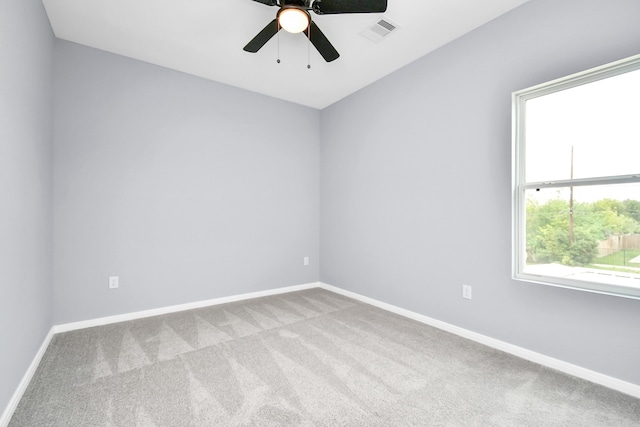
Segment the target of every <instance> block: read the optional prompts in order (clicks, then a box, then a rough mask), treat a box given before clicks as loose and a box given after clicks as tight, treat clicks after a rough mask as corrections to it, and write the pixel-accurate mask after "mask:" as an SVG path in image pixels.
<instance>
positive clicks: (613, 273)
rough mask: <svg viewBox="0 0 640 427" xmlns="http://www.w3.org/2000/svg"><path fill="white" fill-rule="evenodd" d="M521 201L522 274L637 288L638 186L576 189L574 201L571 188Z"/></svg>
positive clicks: (533, 194) (639, 278)
mask: <svg viewBox="0 0 640 427" xmlns="http://www.w3.org/2000/svg"><path fill="white" fill-rule="evenodd" d="M525 198H526V214H525V225H526V237H525V249H526V263H525V264H526V265H525V267H524V271H523V272H524V273H525V274H534V275H542V276H551V277H563V278H567V279H575V280H583V281H591V282H599V283H606V284H612V285H620V286H627V287H633V288H640V184H617V185H597V186H583V187H574V188H573V197H572V190H571V188H569V187H562V188H546V189H540V190H539V191H538V190H535V189H532V190H527V191H526V192H525ZM572 199H573V202H572ZM572 212H573V214H572Z"/></svg>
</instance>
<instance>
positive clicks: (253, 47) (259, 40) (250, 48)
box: [244, 19, 279, 53]
mask: <svg viewBox="0 0 640 427" xmlns="http://www.w3.org/2000/svg"><path fill="white" fill-rule="evenodd" d="M278 30H279V28H278V20H277V19H274V20H273V21H271V22H269V23H268V24H267V26H266V27H264V28H263V29H262V31H260V32H259V33H258V35H257V36H255V37H254V38H253V39H252V40H251V41H250V42H249V43H247V45H246V46H245V47H244V50H246V51H247V52H252V53H256V52H257V51H259V50H260V48H261V47H262V46H264V45H265V43H266V42H268V41H269V40H270V39H271V37H273V36H275V35H276V33H277V32H278Z"/></svg>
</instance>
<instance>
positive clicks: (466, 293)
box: [462, 285, 471, 299]
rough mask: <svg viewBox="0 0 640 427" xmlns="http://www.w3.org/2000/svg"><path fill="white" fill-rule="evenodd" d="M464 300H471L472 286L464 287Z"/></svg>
mask: <svg viewBox="0 0 640 427" xmlns="http://www.w3.org/2000/svg"><path fill="white" fill-rule="evenodd" d="M462 298H466V299H471V286H469V285H462Z"/></svg>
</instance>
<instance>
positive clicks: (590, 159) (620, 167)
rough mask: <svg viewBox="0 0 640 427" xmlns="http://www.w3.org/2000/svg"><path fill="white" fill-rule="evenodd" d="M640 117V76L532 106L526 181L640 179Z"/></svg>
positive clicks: (529, 105) (567, 93) (590, 85)
mask: <svg viewBox="0 0 640 427" xmlns="http://www.w3.org/2000/svg"><path fill="white" fill-rule="evenodd" d="M639 117H640V70H635V71H631V72H628V73H625V74H620V75H617V76H614V77H610V78H607V79H604V80H599V81H596V82H593V83H588V84H584V85H581V86H577V87H574V88H570V89H565V90H562V91H559V92H555V93H552V94H549V95H544V96H540V97H538V98H533V99H530V100H528V101H527V102H526V118H525V120H526V131H525V132H526V134H525V141H526V143H525V150H526V161H525V175H526V181H527V182H546V181H557V180H565V179H571V178H572V176H571V168H572V164H573V178H576V179H578V178H592V177H603V176H616V175H632V174H638V173H640V161H639V160H638V159H640V119H638V118H639ZM572 150H573V155H572Z"/></svg>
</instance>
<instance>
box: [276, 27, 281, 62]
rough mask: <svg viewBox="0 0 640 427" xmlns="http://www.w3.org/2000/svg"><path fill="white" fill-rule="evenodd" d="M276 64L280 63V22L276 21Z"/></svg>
mask: <svg viewBox="0 0 640 427" xmlns="http://www.w3.org/2000/svg"><path fill="white" fill-rule="evenodd" d="M276 62H277V63H278V64H279V63H280V21H278V59H277V60H276Z"/></svg>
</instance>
